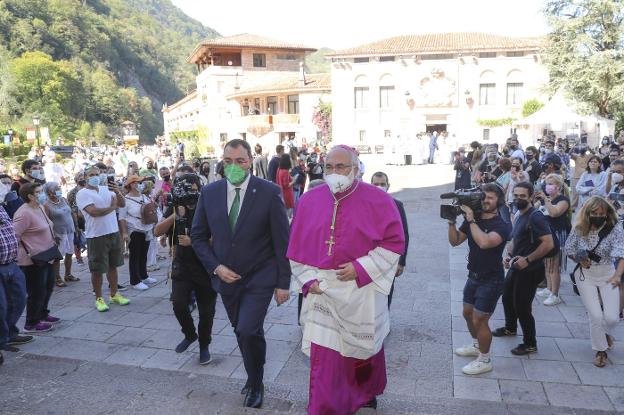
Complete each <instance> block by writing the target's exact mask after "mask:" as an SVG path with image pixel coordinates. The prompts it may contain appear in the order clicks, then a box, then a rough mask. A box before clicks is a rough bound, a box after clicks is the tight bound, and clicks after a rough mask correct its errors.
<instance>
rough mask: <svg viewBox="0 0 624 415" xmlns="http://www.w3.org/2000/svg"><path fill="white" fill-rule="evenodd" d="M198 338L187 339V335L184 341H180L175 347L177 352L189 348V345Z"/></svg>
mask: <svg viewBox="0 0 624 415" xmlns="http://www.w3.org/2000/svg"><path fill="white" fill-rule="evenodd" d="M195 340H197V338H195V339H193V340H190V339H187V338H186V337H185V338H184V339H182V341H181V342H180V343H178V345H177V346H176V348H175V352H176V353H182V352H183V351H185V350H186V349H188V348H189V346H190V345H191V344H192V343H193V342H194V341H195Z"/></svg>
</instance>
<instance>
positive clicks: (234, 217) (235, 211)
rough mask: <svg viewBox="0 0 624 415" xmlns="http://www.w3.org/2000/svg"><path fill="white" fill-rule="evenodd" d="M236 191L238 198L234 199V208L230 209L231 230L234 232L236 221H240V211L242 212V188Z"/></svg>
mask: <svg viewBox="0 0 624 415" xmlns="http://www.w3.org/2000/svg"><path fill="white" fill-rule="evenodd" d="M234 190H236V196H235V197H234V201H233V202H232V207H231V208H230V214H229V216H230V217H229V219H230V229H231V230H232V232H234V228H235V227H236V220H237V219H238V211H239V210H240V190H241V189H240V188H238V187H237V188H236V189H234Z"/></svg>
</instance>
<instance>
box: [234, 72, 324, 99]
mask: <svg viewBox="0 0 624 415" xmlns="http://www.w3.org/2000/svg"><path fill="white" fill-rule="evenodd" d="M263 75H264V76H262V77H261V78H259V77H256V78H248V79H245V80H243V82H242V83H241V85H240V89H239V90H238V91H237V92H235V93H234V94H231V95H230V96H228V97H227V98H234V97H241V96H247V95H252V94H265V93H279V92H285V91H306V90H314V91H329V90H330V89H331V75H330V74H328V73H319V74H306V75H305V85H304V86H300V85H299V73H284V72H281V73H277V74H275V76H273V77H268V76H266V74H263Z"/></svg>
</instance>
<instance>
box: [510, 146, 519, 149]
mask: <svg viewBox="0 0 624 415" xmlns="http://www.w3.org/2000/svg"><path fill="white" fill-rule="evenodd" d="M509 148H510V149H512V150H515V149H517V148H518V146H514V145H511V146H509Z"/></svg>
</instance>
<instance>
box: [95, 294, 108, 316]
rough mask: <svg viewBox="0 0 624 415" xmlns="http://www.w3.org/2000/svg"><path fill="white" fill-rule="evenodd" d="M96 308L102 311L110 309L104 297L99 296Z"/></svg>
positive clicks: (96, 300)
mask: <svg viewBox="0 0 624 415" xmlns="http://www.w3.org/2000/svg"><path fill="white" fill-rule="evenodd" d="M95 308H96V309H97V311H99V312H100V313H102V312H104V311H108V305H106V303H105V302H104V299H103V298H102V297H98V298H96V299H95Z"/></svg>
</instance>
